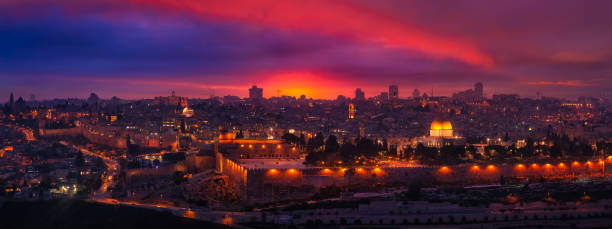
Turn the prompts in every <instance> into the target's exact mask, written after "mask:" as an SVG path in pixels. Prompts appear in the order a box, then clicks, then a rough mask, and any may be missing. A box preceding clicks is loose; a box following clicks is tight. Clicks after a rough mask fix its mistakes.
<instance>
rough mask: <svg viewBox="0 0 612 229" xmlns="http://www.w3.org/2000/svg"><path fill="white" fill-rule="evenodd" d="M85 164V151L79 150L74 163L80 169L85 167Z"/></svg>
mask: <svg viewBox="0 0 612 229" xmlns="http://www.w3.org/2000/svg"><path fill="white" fill-rule="evenodd" d="M84 164H85V159H83V152H81V151H80V150H79V152H78V153H77V155H76V158H75V159H74V165H75V166H76V167H77V168H79V169H80V168H82V167H83V165H84Z"/></svg>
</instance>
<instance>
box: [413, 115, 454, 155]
mask: <svg viewBox="0 0 612 229" xmlns="http://www.w3.org/2000/svg"><path fill="white" fill-rule="evenodd" d="M463 141H464V139H463V138H462V137H459V136H455V135H454V133H453V125H452V124H451V122H450V121H449V120H448V119H446V118H443V117H439V118H437V119H435V120H433V122H431V125H430V127H429V136H423V137H420V138H417V142H415V145H416V144H418V143H422V144H423V145H425V146H427V147H436V148H440V147H443V146H446V145H458V144H462V143H463Z"/></svg>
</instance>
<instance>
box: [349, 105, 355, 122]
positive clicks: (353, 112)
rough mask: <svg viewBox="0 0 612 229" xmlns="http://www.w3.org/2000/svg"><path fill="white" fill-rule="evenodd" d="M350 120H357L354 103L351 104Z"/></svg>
mask: <svg viewBox="0 0 612 229" xmlns="http://www.w3.org/2000/svg"><path fill="white" fill-rule="evenodd" d="M348 118H349V119H354V118H355V104H353V103H349V108H348Z"/></svg>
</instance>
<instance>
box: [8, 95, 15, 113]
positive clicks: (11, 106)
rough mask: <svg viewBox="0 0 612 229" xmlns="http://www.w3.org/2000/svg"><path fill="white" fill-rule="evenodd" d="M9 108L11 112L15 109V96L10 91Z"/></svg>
mask: <svg viewBox="0 0 612 229" xmlns="http://www.w3.org/2000/svg"><path fill="white" fill-rule="evenodd" d="M9 110H10V111H11V113H12V112H13V111H15V96H13V92H11V97H10V98H9Z"/></svg>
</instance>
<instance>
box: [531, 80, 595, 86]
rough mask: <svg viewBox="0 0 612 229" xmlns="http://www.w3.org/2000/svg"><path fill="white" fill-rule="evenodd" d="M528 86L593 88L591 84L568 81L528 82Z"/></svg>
mask: <svg viewBox="0 0 612 229" xmlns="http://www.w3.org/2000/svg"><path fill="white" fill-rule="evenodd" d="M527 84H528V85H540V86H568V87H588V86H593V84H591V83H586V82H582V81H578V80H566V81H535V82H527Z"/></svg>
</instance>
